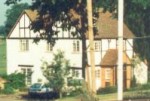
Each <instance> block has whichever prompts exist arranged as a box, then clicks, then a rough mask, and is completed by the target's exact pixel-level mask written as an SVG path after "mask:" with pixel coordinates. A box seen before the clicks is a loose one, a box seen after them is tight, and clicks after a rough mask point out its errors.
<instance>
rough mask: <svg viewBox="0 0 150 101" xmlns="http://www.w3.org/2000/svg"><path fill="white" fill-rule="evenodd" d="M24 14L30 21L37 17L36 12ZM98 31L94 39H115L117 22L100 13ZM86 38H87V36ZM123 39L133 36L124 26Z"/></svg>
mask: <svg viewBox="0 0 150 101" xmlns="http://www.w3.org/2000/svg"><path fill="white" fill-rule="evenodd" d="M25 12H26V14H27V15H28V16H29V18H30V19H31V21H34V20H35V19H36V17H37V11H35V10H34V11H32V10H25ZM97 25H98V29H99V32H98V33H99V34H98V35H96V36H95V38H117V36H118V30H117V28H118V21H117V19H116V18H113V17H112V14H111V13H109V12H106V13H102V12H100V17H99V19H98V23H97ZM87 37H88V36H87ZM123 37H124V38H133V37H134V35H133V33H132V32H131V30H130V29H129V28H128V27H127V26H126V24H124V35H123Z"/></svg>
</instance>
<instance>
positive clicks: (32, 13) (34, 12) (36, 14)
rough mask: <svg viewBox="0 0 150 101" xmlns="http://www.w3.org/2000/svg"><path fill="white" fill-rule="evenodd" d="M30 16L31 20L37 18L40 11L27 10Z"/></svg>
mask: <svg viewBox="0 0 150 101" xmlns="http://www.w3.org/2000/svg"><path fill="white" fill-rule="evenodd" d="M24 12H25V13H26V14H27V15H28V17H29V18H30V19H31V21H34V20H36V18H37V16H38V12H37V11H36V10H34V11H33V10H25V11H24Z"/></svg>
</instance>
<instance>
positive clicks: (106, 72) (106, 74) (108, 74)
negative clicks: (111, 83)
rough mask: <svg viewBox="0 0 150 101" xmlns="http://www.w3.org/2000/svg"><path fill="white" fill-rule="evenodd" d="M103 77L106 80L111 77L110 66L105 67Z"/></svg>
mask: <svg viewBox="0 0 150 101" xmlns="http://www.w3.org/2000/svg"><path fill="white" fill-rule="evenodd" d="M105 79H106V80H110V79H111V69H110V68H107V69H105Z"/></svg>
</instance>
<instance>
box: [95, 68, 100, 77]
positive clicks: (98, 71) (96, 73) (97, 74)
mask: <svg viewBox="0 0 150 101" xmlns="http://www.w3.org/2000/svg"><path fill="white" fill-rule="evenodd" d="M100 74H101V73H100V70H96V71H95V77H96V78H100Z"/></svg>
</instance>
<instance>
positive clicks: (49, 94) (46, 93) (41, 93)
mask: <svg viewBox="0 0 150 101" xmlns="http://www.w3.org/2000/svg"><path fill="white" fill-rule="evenodd" d="M28 94H29V96H30V97H31V98H57V97H58V94H57V93H56V92H55V91H54V90H53V89H52V88H50V87H47V86H45V85H44V84H42V83H35V84H33V85H31V86H30V87H29V89H28Z"/></svg>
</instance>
